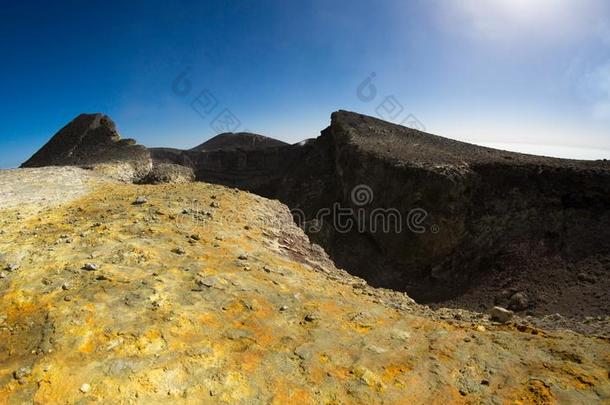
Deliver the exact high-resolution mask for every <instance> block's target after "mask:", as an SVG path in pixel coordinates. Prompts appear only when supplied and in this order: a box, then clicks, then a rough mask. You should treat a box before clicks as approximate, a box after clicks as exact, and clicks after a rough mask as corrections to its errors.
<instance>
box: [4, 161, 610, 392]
mask: <svg viewBox="0 0 610 405" xmlns="http://www.w3.org/2000/svg"><path fill="white" fill-rule="evenodd" d="M53 170H61V169H53ZM70 170H73V169H70ZM83 173H84V174H83ZM89 173H90V172H85V171H82V172H81V174H83V177H82V178H80V182H81V184H85V185H86V187H85V188H83V189H82V190H81V192H79V193H78V194H75V195H72V196H66V195H59V196H57V199H56V198H55V197H53V196H54V194H53V193H49V194H48V198H47V199H46V200H40V201H37V202H36V204H37V209H36V210H30V209H26V208H24V207H25V206H23V205H20V204H18V203H17V204H15V202H18V201H19V198H21V193H20V192H19V190H20V189H22V190H28V189H30V188H32V187H34V186H35V185H36V184H39V182H40V181H42V178H43V177H45V178H48V176H47V175H46V174H45V173H44V172H42V171H41V172H38V174H37V172H36V171H22V170H15V171H10V172H0V180H1V182H0V193H2V195H3V196H4V195H6V196H9V195H10V196H11V200H12V201H13V202H14V203H13V204H10V205H8V204H7V205H5V206H3V207H2V208H0V226H1V229H2V232H1V233H0V265H2V267H3V268H5V270H4V271H3V272H2V278H1V279H0V402H6V403H30V402H34V403H87V402H93V401H97V402H101V403H108V402H118V403H175V402H180V403H232V404H233V403H244V404H245V403H278V404H283V403H303V404H307V403H397V404H399V403H401V404H402V403H405V402H408V403H430V402H437V403H441V402H443V403H505V402H511V403H512V402H515V403H519V402H520V403H553V402H561V403H603V402H608V401H610V380H609V376H608V369H610V357H609V356H608V353H609V350H610V346H609V344H610V342H609V341H608V339H604V338H594V337H585V336H582V335H578V334H575V333H572V332H545V331H541V330H539V329H536V328H533V327H531V326H529V325H528V324H526V323H524V321H522V320H519V319H516V320H515V322H509V323H507V324H496V323H492V322H490V321H489V319H488V318H487V317H486V316H483V315H479V314H474V313H470V312H466V311H455V310H443V311H431V310H430V309H428V308H426V307H422V306H419V305H416V304H415V303H413V301H412V300H410V299H409V298H408V297H407V296H405V295H404V294H401V293H397V292H392V291H388V290H382V289H375V288H371V287H369V286H367V285H366V283H365V282H364V281H363V280H361V279H358V278H356V277H353V276H351V275H349V274H348V273H346V272H343V271H341V270H337V269H336V268H335V267H334V265H333V264H332V262H331V261H330V260H329V259H328V257H327V256H326V254H325V253H324V252H323V250H322V249H320V248H319V247H316V246H315V245H311V244H310V243H309V241H308V239H307V237H306V236H305V234H304V233H303V232H302V231H301V230H300V229H299V228H297V227H296V226H295V225H294V223H293V221H292V217H291V215H290V213H289V211H288V208H287V207H285V206H284V205H282V204H280V203H279V202H277V201H270V200H267V199H265V198H262V197H258V196H256V195H253V194H249V193H245V192H241V191H237V190H234V189H229V188H225V187H222V186H214V185H209V184H203V183H199V184H180V185H161V186H136V185H128V184H120V183H115V182H113V181H107V180H104V179H102V178H99V177H95V178H91V177H89V176H90V174H89ZM77 176H78V174H77V173H73V175H72V176H70V179H72V180H71V181H74V178H75V177H77ZM58 178H59V177H58ZM65 179H66V178H65V177H64V178H63V179H62V180H58V182H59V184H58V185H57V188H61V187H62V185H63V184H61V183H62V182H63V181H65ZM23 195H24V196H26V197H27V195H29V194H28V193H24V194H23ZM45 198H46V197H45ZM29 201H30V199H29V198H28V199H27V201H25V202H29Z"/></svg>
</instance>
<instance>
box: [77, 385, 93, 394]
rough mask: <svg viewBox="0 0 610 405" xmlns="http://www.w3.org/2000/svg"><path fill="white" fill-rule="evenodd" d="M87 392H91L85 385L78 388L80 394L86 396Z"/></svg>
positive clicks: (88, 386) (89, 387) (89, 386)
mask: <svg viewBox="0 0 610 405" xmlns="http://www.w3.org/2000/svg"><path fill="white" fill-rule="evenodd" d="M89 391H91V385H89V384H87V383H85V384H83V385H81V386H80V392H82V393H83V394H86V393H88V392H89Z"/></svg>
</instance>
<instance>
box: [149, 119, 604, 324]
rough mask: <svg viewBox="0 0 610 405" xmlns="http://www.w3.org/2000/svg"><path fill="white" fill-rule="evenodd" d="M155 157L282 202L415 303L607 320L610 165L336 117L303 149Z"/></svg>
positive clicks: (338, 250)
mask: <svg viewBox="0 0 610 405" xmlns="http://www.w3.org/2000/svg"><path fill="white" fill-rule="evenodd" d="M153 157H155V158H162V159H167V160H168V161H173V162H174V163H178V164H183V165H187V166H190V167H192V168H193V169H194V171H195V174H196V177H197V179H199V180H201V181H208V182H213V183H219V184H225V185H229V186H233V187H239V188H241V189H244V190H249V191H252V192H254V193H257V194H260V195H263V196H266V197H269V198H277V199H279V200H281V201H282V202H284V203H286V204H287V205H288V206H289V207H290V208H292V209H293V213H294V214H295V217H296V219H297V220H298V221H299V223H300V224H302V225H303V226H304V228H305V230H306V232H307V233H308V234H309V236H310V237H311V238H312V239H313V240H315V241H316V242H317V243H319V244H320V245H322V246H323V247H324V248H325V250H326V251H327V252H328V253H329V254H330V256H331V257H332V259H333V260H334V261H335V262H336V263H337V264H338V265H339V266H341V267H342V268H345V269H347V270H348V271H350V273H352V274H355V275H358V276H360V277H363V278H365V279H367V280H368V281H369V282H371V283H372V284H374V285H376V286H382V287H386V288H392V289H395V290H401V291H407V292H408V293H409V294H410V295H411V296H413V297H414V298H416V299H417V300H419V301H422V302H431V303H432V302H434V303H441V304H440V305H448V306H456V307H467V308H471V309H475V310H481V309H487V308H490V307H491V306H493V305H494V304H501V305H505V306H510V307H511V308H512V309H514V310H516V311H519V312H521V313H523V314H527V313H529V314H533V315H544V314H554V313H556V312H558V313H560V315H561V316H563V317H567V318H569V319H570V320H568V321H567V322H568V323H570V322H572V320H573V321H574V322H576V324H579V325H576V324H574V325H575V326H574V327H575V328H577V329H579V330H587V328H588V327H587V326H583V324H582V323H581V322H580V321H583V320H585V319H586V318H587V317H589V316H593V317H597V316H604V315H607V314H608V313H609V312H610V307H609V303H610V299H609V298H610V297H609V296H608V294H609V293H608V292H609V291H610V277H609V275H610V163H608V162H602V161H597V162H585V161H572V160H563V159H553V158H545V157H540V156H531V155H523V154H518V153H511V152H505V151H500V150H494V149H490V148H484V147H479V146H475V145H471V144H467V143H463V142H457V141H453V140H450V139H447V138H442V137H439V136H435V135H432V134H427V133H423V132H420V131H416V130H413V129H409V128H405V127H401V126H398V125H394V124H390V123H387V122H384V121H381V120H378V119H375V118H372V117H367V116H364V115H361V114H355V113H350V112H346V111H339V112H336V113H334V114H333V115H332V119H331V125H330V126H329V127H328V128H327V129H325V130H324V131H323V132H322V135H321V136H320V137H319V138H317V139H315V140H310V141H308V142H306V143H303V144H298V145H289V146H278V147H275V148H267V149H264V150H241V151H231V150H218V151H215V152H193V151H185V152H180V151H177V152H176V153H175V154H173V155H164V156H157V155H155V154H154V153H153ZM359 198H360V199H359ZM333 207H337V208H338V209H339V210H347V212H348V215H347V219H348V225H349V224H350V223H351V226H348V229H343V227H341V226H338V225H340V224H337V218H338V216H339V214H337V211H331V213H330V214H329V213H328V211H329V210H332V209H333ZM341 212H344V211H341ZM396 218H398V220H396ZM344 219H345V218H344ZM350 221H351V222H350ZM397 222H399V223H400V225H401V226H400V229H398V228H397V227H396V225H397ZM384 225H387V226H386V227H385V228H384ZM565 291H569V292H570V293H569V294H564V292H565ZM598 321H599V320H598ZM602 321H603V319H602ZM604 322H605V321H604ZM583 328H584V329H583Z"/></svg>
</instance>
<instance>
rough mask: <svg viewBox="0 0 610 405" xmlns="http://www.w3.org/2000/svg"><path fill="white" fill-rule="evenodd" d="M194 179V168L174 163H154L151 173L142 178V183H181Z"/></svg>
mask: <svg viewBox="0 0 610 405" xmlns="http://www.w3.org/2000/svg"><path fill="white" fill-rule="evenodd" d="M193 181H195V173H194V172H193V169H191V168H190V167H186V166H181V165H176V164H172V163H157V164H154V165H153V168H152V170H151V171H150V173H148V175H147V176H146V177H145V178H144V179H142V183H145V184H163V183H174V184H180V183H191V182H193Z"/></svg>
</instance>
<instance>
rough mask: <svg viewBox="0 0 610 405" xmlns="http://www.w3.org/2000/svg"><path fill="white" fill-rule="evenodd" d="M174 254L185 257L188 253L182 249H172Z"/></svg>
mask: <svg viewBox="0 0 610 405" xmlns="http://www.w3.org/2000/svg"><path fill="white" fill-rule="evenodd" d="M172 253H175V254H177V255H183V254H185V253H186V251H185V250H184V249H182V248H181V247H178V248H175V249H172Z"/></svg>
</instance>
